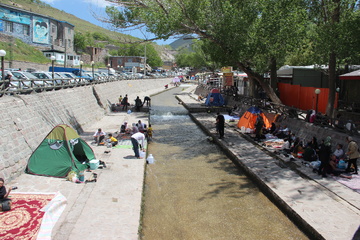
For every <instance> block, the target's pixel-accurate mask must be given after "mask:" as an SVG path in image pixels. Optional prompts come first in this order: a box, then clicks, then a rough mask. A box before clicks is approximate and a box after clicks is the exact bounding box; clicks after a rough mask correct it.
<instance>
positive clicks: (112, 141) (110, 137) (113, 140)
mask: <svg viewBox="0 0 360 240" xmlns="http://www.w3.org/2000/svg"><path fill="white" fill-rule="evenodd" d="M108 136H109V141H110V143H111V145H112V146H113V147H114V146H116V145H117V144H118V140H117V139H116V138H114V137H113V135H112V134H111V133H109V135H108Z"/></svg>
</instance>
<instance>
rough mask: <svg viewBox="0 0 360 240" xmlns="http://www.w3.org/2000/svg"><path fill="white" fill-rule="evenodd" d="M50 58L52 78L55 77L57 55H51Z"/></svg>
mask: <svg viewBox="0 0 360 240" xmlns="http://www.w3.org/2000/svg"><path fill="white" fill-rule="evenodd" d="M50 59H51V69H52V79H54V62H55V59H56V57H55V56H51V57H50Z"/></svg>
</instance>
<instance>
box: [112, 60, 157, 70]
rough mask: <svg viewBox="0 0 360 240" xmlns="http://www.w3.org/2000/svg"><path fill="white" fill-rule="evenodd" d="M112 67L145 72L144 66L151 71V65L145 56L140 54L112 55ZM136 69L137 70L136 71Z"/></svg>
mask: <svg viewBox="0 0 360 240" xmlns="http://www.w3.org/2000/svg"><path fill="white" fill-rule="evenodd" d="M108 64H110V66H109V67H111V68H114V69H116V70H118V71H125V72H143V71H144V66H145V65H146V70H147V71H151V70H152V69H151V67H150V66H149V65H148V64H146V63H145V57H139V56H112V57H109V63H108ZM134 70H135V71H134Z"/></svg>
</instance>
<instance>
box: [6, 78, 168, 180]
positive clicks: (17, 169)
mask: <svg viewBox="0 0 360 240" xmlns="http://www.w3.org/2000/svg"><path fill="white" fill-rule="evenodd" d="M171 81H172V79H170V78H167V79H141V80H121V81H114V82H107V83H102V84H96V85H89V86H82V87H74V88H68V89H61V90H57V91H46V92H41V93H33V94H27V95H25V94H24V95H5V96H3V97H1V98H0V108H1V109H2V114H1V117H0V134H1V136H2V139H1V145H0V152H1V155H0V177H2V178H4V179H5V180H6V181H9V180H11V179H14V178H16V177H17V176H19V175H21V174H22V173H23V172H24V168H25V166H26V164H27V160H28V158H29V157H30V155H31V154H32V152H33V151H34V150H35V149H36V148H37V147H38V145H39V144H40V142H41V141H42V140H43V139H44V137H45V136H46V135H47V134H48V133H49V132H50V131H51V129H53V127H55V126H56V125H58V124H67V125H69V126H71V127H72V128H74V129H75V130H77V131H78V133H85V134H86V130H85V129H87V128H88V126H92V124H94V123H96V122H98V121H100V120H101V119H102V118H104V117H105V116H106V115H107V114H109V113H110V112H111V111H110V108H111V104H114V103H118V98H119V96H120V95H122V96H123V97H124V96H125V95H126V94H127V95H128V98H129V103H130V104H131V105H132V106H133V105H134V103H135V102H134V100H135V98H136V97H137V96H139V97H140V99H144V97H145V96H150V95H152V94H155V93H158V92H160V91H163V90H164V85H165V84H169V83H170V82H171ZM118 124H119V126H120V124H121V123H120V122H119V123H118ZM90 131H91V132H93V131H94V130H93V129H91V130H90Z"/></svg>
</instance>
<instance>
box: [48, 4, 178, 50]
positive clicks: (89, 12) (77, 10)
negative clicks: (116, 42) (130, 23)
mask: <svg viewBox="0 0 360 240" xmlns="http://www.w3.org/2000/svg"><path fill="white" fill-rule="evenodd" d="M42 1H43V2H45V3H47V4H49V5H50V6H52V7H54V8H57V9H60V10H63V11H64V12H67V13H70V14H72V15H74V16H76V17H78V18H81V19H83V20H86V21H88V22H91V23H92V24H95V25H98V26H100V27H103V28H106V29H110V30H111V26H110V25H109V24H106V23H103V22H101V21H99V20H97V19H96V18H95V17H94V16H93V13H96V16H97V17H98V18H104V17H106V14H105V7H106V6H111V3H109V2H107V1H105V0H42ZM121 33H123V34H127V35H131V36H134V37H138V38H142V39H145V38H152V37H154V35H152V34H151V33H146V32H144V31H140V30H132V31H127V30H124V31H122V32H121ZM144 34H145V35H144ZM175 40H176V39H168V40H167V41H163V40H158V41H155V42H156V43H157V44H159V45H164V44H170V43H172V42H173V41H175Z"/></svg>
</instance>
